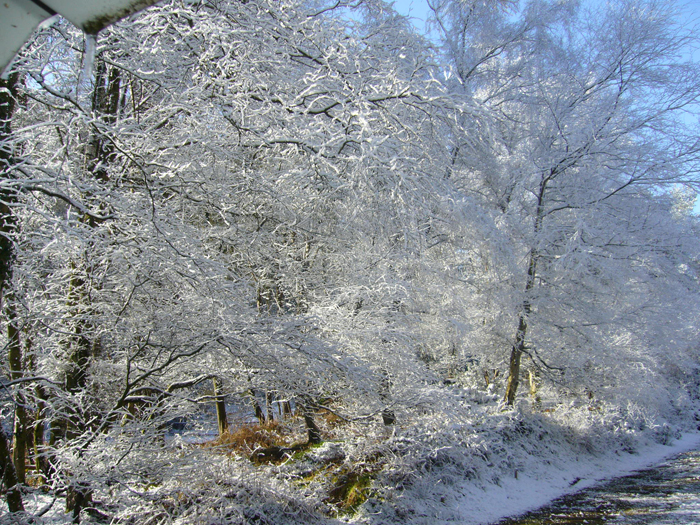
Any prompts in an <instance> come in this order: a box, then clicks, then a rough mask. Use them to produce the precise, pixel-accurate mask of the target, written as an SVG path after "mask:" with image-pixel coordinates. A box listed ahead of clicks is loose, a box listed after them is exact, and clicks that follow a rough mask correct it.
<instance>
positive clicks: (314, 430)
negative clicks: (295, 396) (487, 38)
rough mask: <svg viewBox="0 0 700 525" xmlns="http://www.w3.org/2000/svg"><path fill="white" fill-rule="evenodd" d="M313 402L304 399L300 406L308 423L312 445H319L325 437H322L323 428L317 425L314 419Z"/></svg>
mask: <svg viewBox="0 0 700 525" xmlns="http://www.w3.org/2000/svg"><path fill="white" fill-rule="evenodd" d="M310 405H311V404H310V403H309V402H307V401H306V400H305V401H302V402H301V404H300V406H299V408H300V409H301V414H302V416H303V417H304V424H305V425H306V431H307V435H308V439H309V444H310V445H318V444H319V443H323V438H322V437H321V429H320V428H318V425H316V421H315V420H314V413H313V411H312V410H311V406H310Z"/></svg>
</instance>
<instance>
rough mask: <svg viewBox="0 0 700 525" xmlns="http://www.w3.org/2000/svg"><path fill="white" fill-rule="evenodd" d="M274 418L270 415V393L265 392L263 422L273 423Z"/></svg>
mask: <svg viewBox="0 0 700 525" xmlns="http://www.w3.org/2000/svg"><path fill="white" fill-rule="evenodd" d="M274 420H275V416H274V414H273V413H272V393H271V392H270V391H269V390H265V421H266V422H268V423H269V422H270V421H274Z"/></svg>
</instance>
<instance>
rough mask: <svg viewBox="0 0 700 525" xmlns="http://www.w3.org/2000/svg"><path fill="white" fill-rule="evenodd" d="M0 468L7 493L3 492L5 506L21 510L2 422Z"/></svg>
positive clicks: (0, 428) (22, 507)
mask: <svg viewBox="0 0 700 525" xmlns="http://www.w3.org/2000/svg"><path fill="white" fill-rule="evenodd" d="M0 469H2V481H3V484H4V485H5V487H7V493H6V494H5V497H6V498H7V508H8V509H9V511H10V512H20V511H23V510H24V505H23V504H22V492H20V488H19V482H18V480H17V473H16V472H15V466H14V464H13V463H12V458H11V457H10V448H9V443H8V440H7V436H6V435H5V430H4V429H3V428H2V424H0Z"/></svg>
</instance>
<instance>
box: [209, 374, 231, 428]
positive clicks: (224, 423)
mask: <svg viewBox="0 0 700 525" xmlns="http://www.w3.org/2000/svg"><path fill="white" fill-rule="evenodd" d="M212 381H213V383H214V396H215V397H216V422H217V423H218V425H219V436H223V435H224V434H225V433H226V432H227V431H228V418H227V416H226V396H224V395H223V394H222V393H221V381H220V380H219V378H218V377H215V378H214V379H213V380H212Z"/></svg>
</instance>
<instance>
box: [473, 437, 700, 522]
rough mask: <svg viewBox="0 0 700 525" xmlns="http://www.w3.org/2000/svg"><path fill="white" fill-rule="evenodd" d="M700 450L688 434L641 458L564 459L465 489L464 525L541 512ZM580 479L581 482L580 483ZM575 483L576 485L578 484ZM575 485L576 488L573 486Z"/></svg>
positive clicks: (699, 444) (697, 440)
mask: <svg viewBox="0 0 700 525" xmlns="http://www.w3.org/2000/svg"><path fill="white" fill-rule="evenodd" d="M698 447H700V434H698V433H692V434H686V435H684V436H683V437H682V438H681V439H679V440H676V441H675V442H674V443H673V444H671V445H670V446H665V445H649V446H646V447H643V448H641V449H640V450H639V452H638V453H637V454H617V453H610V454H607V455H604V456H598V457H579V458H561V460H560V461H559V462H557V464H553V463H552V464H549V465H545V464H542V465H541V466H540V467H539V468H538V469H537V470H535V471H531V472H529V473H528V475H525V474H522V473H521V474H519V475H518V477H517V479H516V478H515V476H513V478H510V479H504V480H502V481H501V484H500V486H495V485H492V486H490V487H488V488H486V489H485V490H481V489H479V488H477V487H474V486H473V485H471V486H470V485H467V486H464V487H463V490H462V491H461V495H460V498H459V499H460V506H461V507H462V509H463V513H462V516H463V521H462V523H461V524H460V525H485V524H488V523H495V522H497V521H499V520H501V519H503V518H505V517H508V516H516V515H520V514H523V513H525V512H527V511H530V510H534V509H537V508H539V507H541V506H543V505H546V504H547V503H549V502H550V501H552V500H554V499H556V498H558V497H560V496H563V495H566V494H572V493H574V492H578V491H580V490H582V489H584V488H588V487H591V486H594V485H596V484H598V483H600V482H601V481H604V480H608V479H611V478H614V477H618V476H624V475H627V474H630V473H632V472H634V471H636V470H640V469H643V468H646V467H650V466H652V465H655V464H658V463H660V462H662V461H663V460H664V459H666V458H668V457H671V456H673V455H675V454H679V453H681V452H685V451H688V450H693V449H695V448H698ZM577 478H580V479H579V481H576V480H577ZM574 482H575V483H574ZM572 483H573V485H572Z"/></svg>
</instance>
